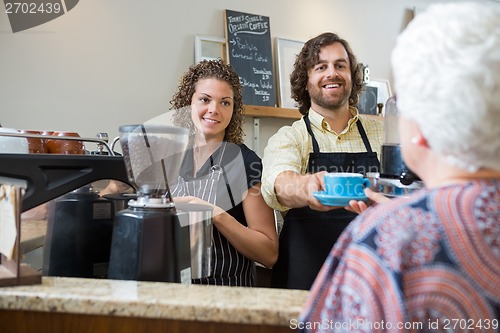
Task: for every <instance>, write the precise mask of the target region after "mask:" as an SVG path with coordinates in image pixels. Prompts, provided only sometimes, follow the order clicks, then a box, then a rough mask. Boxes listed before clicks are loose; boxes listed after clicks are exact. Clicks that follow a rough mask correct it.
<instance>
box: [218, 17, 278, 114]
mask: <svg viewBox="0 0 500 333" xmlns="http://www.w3.org/2000/svg"><path fill="white" fill-rule="evenodd" d="M224 22H225V31H226V49H227V52H228V54H227V55H228V57H227V59H228V62H229V63H230V64H231V65H232V66H233V67H234V69H235V71H236V72H237V73H238V75H239V77H240V82H241V84H242V88H243V103H244V104H247V105H260V106H272V107H275V106H276V87H275V85H276V80H275V75H274V73H275V71H274V61H273V59H274V57H273V54H272V41H271V29H270V20H269V17H268V16H263V15H255V14H250V13H243V12H238V11H233V10H229V9H226V10H225V11H224Z"/></svg>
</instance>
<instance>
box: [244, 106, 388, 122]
mask: <svg viewBox="0 0 500 333" xmlns="http://www.w3.org/2000/svg"><path fill="white" fill-rule="evenodd" d="M245 115H246V116H248V117H256V118H282V119H300V118H301V117H302V114H301V113H300V112H299V110H298V109H285V108H275V107H272V106H258V105H245ZM362 116H365V117H368V118H372V119H375V120H379V121H383V120H384V117H382V116H376V115H371V114H363V115H362Z"/></svg>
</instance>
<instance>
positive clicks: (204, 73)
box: [170, 59, 245, 144]
mask: <svg viewBox="0 0 500 333" xmlns="http://www.w3.org/2000/svg"><path fill="white" fill-rule="evenodd" d="M211 78H213V79H217V80H221V81H225V82H227V83H228V84H229V85H230V86H231V87H232V88H233V95H234V96H233V105H234V109H233V116H232V117H231V121H230V122H229V125H228V126H227V127H226V131H225V135H224V141H227V142H232V143H237V144H241V143H243V135H244V133H243V122H244V118H245V117H244V114H243V98H242V95H241V84H240V78H239V76H238V74H236V71H235V70H234V69H233V67H232V66H231V65H230V64H227V63H225V62H224V61H223V60H221V59H217V60H202V61H201V62H199V63H197V64H194V65H192V66H191V67H189V69H188V70H187V72H186V73H184V75H183V76H182V77H181V79H180V83H179V86H178V87H177V91H176V92H175V94H174V96H173V97H172V100H171V101H170V105H171V107H170V110H175V111H174V114H173V116H172V119H173V123H174V124H175V125H177V126H182V127H185V128H188V129H189V133H190V135H194V131H195V128H194V124H193V121H192V119H191V112H190V110H191V109H190V108H189V106H190V105H191V99H192V97H193V94H194V92H195V88H196V83H197V82H198V81H199V80H201V79H211Z"/></svg>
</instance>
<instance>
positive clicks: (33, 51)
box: [0, 0, 431, 153]
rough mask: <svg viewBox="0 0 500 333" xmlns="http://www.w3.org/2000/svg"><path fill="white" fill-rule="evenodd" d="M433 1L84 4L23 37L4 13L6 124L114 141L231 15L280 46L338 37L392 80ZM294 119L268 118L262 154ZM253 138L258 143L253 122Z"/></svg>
mask: <svg viewBox="0 0 500 333" xmlns="http://www.w3.org/2000/svg"><path fill="white" fill-rule="evenodd" d="M430 2H431V1H430V0H427V1H426V0H420V1H415V0H413V1H412V0H373V1H366V0H350V1H343V0H309V1H304V0H272V1H269V0H252V1H234V0H211V1H201V0H183V1H164V0H149V1H132V0H82V1H80V2H79V3H78V4H77V5H76V7H74V8H73V9H72V10H71V11H69V12H67V13H66V14H64V15H63V16H61V17H59V18H57V19H55V20H53V21H50V22H48V23H45V24H43V25H40V26H37V27H34V28H31V29H29V30H25V31H22V32H17V33H12V30H11V27H10V24H9V20H8V17H7V15H6V14H5V11H2V12H1V13H0V124H2V126H3V127H12V128H24V129H49V130H50V129H52V130H66V131H76V132H78V133H80V135H81V136H85V137H94V136H95V135H96V133H98V132H108V133H109V135H110V137H114V136H116V135H117V134H118V127H119V126H120V125H122V124H129V123H140V122H145V121H147V120H149V119H151V118H154V117H156V116H158V115H160V114H162V113H164V112H166V111H167V110H168V108H169V100H170V97H171V96H172V94H173V92H174V90H175V88H176V85H177V83H178V79H179V77H180V76H181V75H182V73H183V72H184V71H185V70H186V69H187V68H188V67H189V66H190V65H191V64H193V63H194V36H195V35H197V34H199V35H205V36H218V37H224V17H223V12H224V10H225V9H231V10H235V11H241V12H246V13H252V14H261V15H264V16H269V17H270V25H271V37H272V39H273V45H274V38H275V37H282V38H288V39H293V40H299V41H306V40H307V39H309V38H311V37H314V36H316V35H317V34H319V33H322V32H324V31H333V32H336V33H339V34H340V35H341V36H343V37H344V38H345V39H347V40H348V41H349V42H350V43H351V46H352V48H353V50H354V52H355V53H356V54H357V55H358V58H359V61H361V62H363V63H365V64H367V65H369V67H370V70H371V77H373V78H380V79H389V80H390V79H391V72H390V66H389V54H390V50H391V48H392V46H393V44H394V41H395V38H396V36H397V35H398V33H399V32H400V31H401V30H402V29H403V27H404V26H405V24H406V23H407V21H408V20H409V17H410V16H409V15H410V12H411V10H412V9H413V8H415V7H416V8H417V10H420V9H421V8H425V6H426V5H427V4H428V3H430ZM2 8H3V7H2ZM290 122H291V121H289V120H276V119H261V123H260V125H261V126H260V127H261V128H260V147H255V148H256V150H257V151H258V152H259V153H261V151H262V148H263V147H264V146H265V144H266V142H267V138H269V136H270V135H272V134H273V133H274V132H275V131H276V130H277V129H278V128H279V127H280V126H283V125H285V124H289V123H290ZM245 132H246V133H247V137H246V142H247V144H248V145H249V146H250V147H252V146H253V140H252V137H253V135H252V134H253V126H252V119H248V120H247V124H246V125H245ZM89 148H90V149H92V147H89Z"/></svg>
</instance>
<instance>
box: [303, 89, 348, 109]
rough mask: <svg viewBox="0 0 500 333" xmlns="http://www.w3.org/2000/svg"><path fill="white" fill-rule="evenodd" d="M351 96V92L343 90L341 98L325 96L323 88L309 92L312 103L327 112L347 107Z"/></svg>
mask: <svg viewBox="0 0 500 333" xmlns="http://www.w3.org/2000/svg"><path fill="white" fill-rule="evenodd" d="M344 87H345V86H344ZM350 95H351V91H347V89H344V90H343V93H342V96H340V97H339V98H337V97H333V96H331V95H328V96H327V95H325V94H324V93H323V91H322V90H321V88H317V87H316V88H315V89H312V90H311V89H310V90H309V96H310V97H311V101H312V102H314V103H315V104H317V105H319V106H320V107H322V108H325V109H327V110H335V109H338V108H339V107H341V106H343V105H345V104H346V103H349V97H350Z"/></svg>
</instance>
